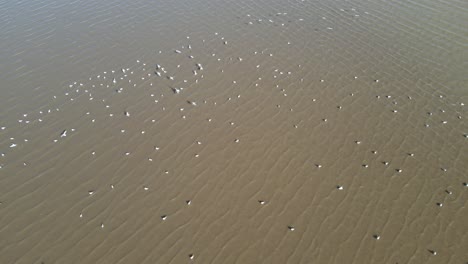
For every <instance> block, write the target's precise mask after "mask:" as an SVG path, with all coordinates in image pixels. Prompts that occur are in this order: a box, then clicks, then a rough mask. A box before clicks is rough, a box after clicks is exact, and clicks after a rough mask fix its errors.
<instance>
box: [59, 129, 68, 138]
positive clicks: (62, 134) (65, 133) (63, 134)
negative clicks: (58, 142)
mask: <svg viewBox="0 0 468 264" xmlns="http://www.w3.org/2000/svg"><path fill="white" fill-rule="evenodd" d="M66 136H67V130H66V129H65V130H63V131H62V133H61V134H60V137H66Z"/></svg>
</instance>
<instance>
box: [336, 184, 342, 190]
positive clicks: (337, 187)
mask: <svg viewBox="0 0 468 264" xmlns="http://www.w3.org/2000/svg"><path fill="white" fill-rule="evenodd" d="M336 189H338V190H343V189H344V188H343V186H341V185H337V186H336Z"/></svg>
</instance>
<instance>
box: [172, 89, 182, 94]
mask: <svg viewBox="0 0 468 264" xmlns="http://www.w3.org/2000/svg"><path fill="white" fill-rule="evenodd" d="M172 91H173V92H174V93H175V94H179V93H180V89H178V88H172Z"/></svg>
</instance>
